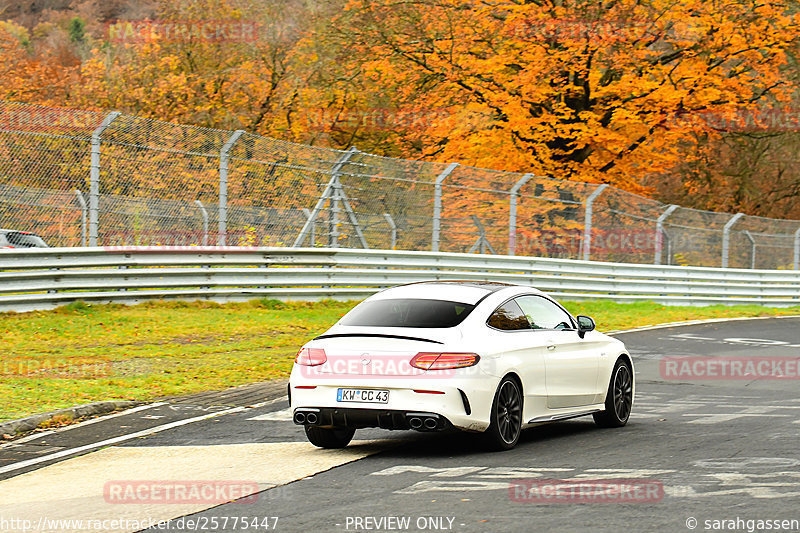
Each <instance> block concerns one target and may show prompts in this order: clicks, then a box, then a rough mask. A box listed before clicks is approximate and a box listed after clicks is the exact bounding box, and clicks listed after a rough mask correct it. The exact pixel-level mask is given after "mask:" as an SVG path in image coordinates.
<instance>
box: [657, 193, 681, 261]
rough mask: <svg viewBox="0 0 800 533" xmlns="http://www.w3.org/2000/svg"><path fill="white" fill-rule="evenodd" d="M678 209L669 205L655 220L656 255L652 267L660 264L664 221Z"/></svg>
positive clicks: (673, 205)
mask: <svg viewBox="0 0 800 533" xmlns="http://www.w3.org/2000/svg"><path fill="white" fill-rule="evenodd" d="M678 207H679V206H677V205H675V204H672V205H670V206H669V207H667V209H666V211H664V212H663V213H661V215H660V216H659V217H658V220H656V241H655V242H656V253H655V257H654V258H653V264H654V265H660V264H661V249H662V248H663V245H662V242H663V240H664V221H665V220H667V217H669V216H670V215H671V214H672V213H673V212H674V211H675V210H676V209H678ZM667 263H669V261H667Z"/></svg>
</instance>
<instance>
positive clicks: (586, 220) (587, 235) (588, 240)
mask: <svg viewBox="0 0 800 533" xmlns="http://www.w3.org/2000/svg"><path fill="white" fill-rule="evenodd" d="M607 187H608V184H607V183H604V184H602V185H600V186H599V187H598V188H596V189H595V190H594V192H592V194H590V195H589V198H587V199H586V211H585V213H584V217H583V260H584V261H589V260H590V259H591V257H592V216H593V215H594V201H595V200H597V197H598V196H600V195H601V194H603V191H604V190H606V188H607Z"/></svg>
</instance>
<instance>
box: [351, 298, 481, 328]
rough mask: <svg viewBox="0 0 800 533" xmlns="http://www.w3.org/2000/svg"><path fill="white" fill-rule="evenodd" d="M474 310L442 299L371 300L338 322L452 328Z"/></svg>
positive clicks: (355, 324) (362, 324)
mask: <svg viewBox="0 0 800 533" xmlns="http://www.w3.org/2000/svg"><path fill="white" fill-rule="evenodd" d="M473 309H475V306H474V305H469V304H464V303H459V302H447V301H443V300H418V299H396V300H372V301H368V302H364V303H362V304H361V305H359V306H357V307H356V308H355V309H353V310H352V311H350V313H348V314H347V315H346V316H345V317H344V318H343V319H342V320H341V321H340V322H339V323H340V324H342V325H343V326H376V327H387V328H452V327H453V326H457V325H459V324H460V323H461V322H462V321H463V320H464V319H465V318H467V315H469V314H470V313H471V312H472V310H473Z"/></svg>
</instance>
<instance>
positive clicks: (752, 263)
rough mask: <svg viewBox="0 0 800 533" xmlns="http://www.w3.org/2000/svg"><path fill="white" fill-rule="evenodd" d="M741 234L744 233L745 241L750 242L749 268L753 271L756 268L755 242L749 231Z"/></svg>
mask: <svg viewBox="0 0 800 533" xmlns="http://www.w3.org/2000/svg"><path fill="white" fill-rule="evenodd" d="M742 233H744V236H745V237H747V239H748V240H749V241H750V268H751V269H755V268H756V240H755V238H753V235H752V234H751V233H750V232H749V231H747V230H744V231H743V232H742Z"/></svg>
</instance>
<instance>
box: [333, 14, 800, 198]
mask: <svg viewBox="0 0 800 533" xmlns="http://www.w3.org/2000/svg"><path fill="white" fill-rule="evenodd" d="M332 27H333V28H334V29H335V30H336V31H338V32H339V35H340V36H342V38H341V42H343V43H349V44H347V47H348V48H347V54H346V57H348V58H350V65H351V69H352V70H353V71H358V72H359V74H360V76H361V79H365V80H370V82H371V86H372V91H373V92H374V93H376V94H381V95H388V97H390V98H391V99H392V105H393V106H394V108H397V109H409V108H410V109H414V110H415V112H416V113H418V114H419V116H421V117H425V116H429V117H431V119H430V120H421V121H419V124H418V125H417V127H413V128H406V129H405V131H402V132H400V135H401V136H404V137H405V138H406V139H408V140H409V142H407V143H406V146H418V147H419V150H418V153H417V155H419V156H421V157H424V158H436V159H440V160H456V161H462V162H467V163H471V164H475V165H479V166H485V167H489V168H504V169H509V170H520V171H533V172H536V173H539V174H544V175H551V176H555V177H560V178H568V179H573V180H586V181H595V182H605V183H611V184H615V185H619V186H621V187H623V188H626V189H628V190H634V191H641V190H642V187H641V185H640V183H639V182H640V177H641V176H642V175H643V174H645V173H653V172H660V171H666V170H668V169H670V168H672V167H674V166H675V164H676V162H678V161H680V160H681V159H682V157H684V152H683V151H682V148H683V147H684V146H685V143H686V142H688V141H690V140H691V137H692V135H693V134H694V133H695V132H696V131H698V130H703V131H710V129H709V128H708V127H707V126H706V125H704V124H703V122H702V121H696V120H691V117H693V116H694V115H696V114H698V113H707V112H709V111H713V112H715V113H720V114H730V113H737V112H741V110H742V109H750V108H752V107H754V106H756V105H757V104H758V103H759V102H762V101H764V100H765V99H773V100H775V101H783V100H785V99H786V98H787V95H788V94H789V92H790V90H791V89H792V88H793V85H792V84H791V83H790V82H789V81H788V80H787V79H786V78H785V77H783V76H782V72H781V68H782V67H783V66H784V65H785V64H786V62H787V54H786V50H787V48H789V47H790V46H791V45H792V43H793V42H794V41H795V40H796V38H797V37H796V35H797V29H798V19H797V16H796V15H795V14H794V10H792V9H790V8H789V6H788V5H787V4H786V3H783V2H777V1H772V0H767V1H765V2H758V3H754V2H747V1H735V2H721V1H717V0H711V1H703V0H684V1H682V2H672V1H666V0H653V1H651V2H634V1H631V0H625V1H621V2H612V3H607V4H601V3H596V2H585V1H579V0H565V1H562V2H522V1H515V0H504V1H499V2H474V1H472V0H420V1H416V2H397V1H394V0H351V2H350V3H349V4H348V9H347V10H346V12H345V13H344V14H343V15H342V16H341V18H340V19H339V20H338V21H337V23H336V24H334V25H333V26H332ZM345 36H346V37H345ZM687 117H688V119H687ZM398 129H403V128H398ZM410 141H414V142H410Z"/></svg>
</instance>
